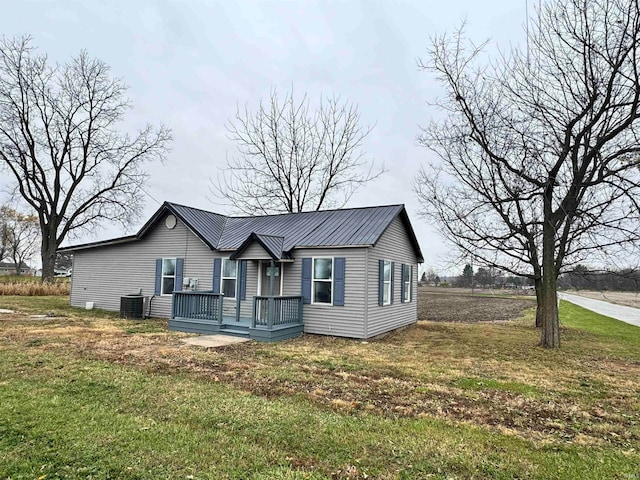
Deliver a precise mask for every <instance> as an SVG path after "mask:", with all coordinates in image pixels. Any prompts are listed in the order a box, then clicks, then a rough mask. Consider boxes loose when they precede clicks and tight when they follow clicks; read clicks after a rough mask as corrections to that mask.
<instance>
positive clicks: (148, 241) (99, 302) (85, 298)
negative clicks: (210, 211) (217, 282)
mask: <svg viewBox="0 0 640 480" xmlns="http://www.w3.org/2000/svg"><path fill="white" fill-rule="evenodd" d="M214 256H215V255H214V252H212V251H211V250H210V249H209V247H207V246H206V245H205V244H204V243H202V241H201V240H200V239H198V238H197V237H196V236H195V235H193V233H191V232H190V231H189V230H188V229H187V227H185V225H184V224H183V223H182V222H180V221H178V223H177V225H176V227H175V228H174V229H172V230H170V229H168V228H166V227H165V223H164V218H162V219H160V221H159V222H158V223H157V224H156V226H155V227H154V228H152V229H151V231H149V232H148V233H147V235H146V236H145V237H144V239H143V240H140V241H135V242H130V243H123V244H120V245H113V246H105V247H100V248H92V249H88V250H78V251H76V252H74V269H73V285H72V290H71V305H73V306H76V307H84V306H85V303H86V302H94V303H95V307H96V308H102V309H105V310H115V311H117V310H119V309H120V297H121V296H123V295H127V294H129V293H137V292H138V290H139V289H142V294H143V295H145V296H152V295H153V294H154V285H155V283H154V282H155V269H156V259H157V258H174V257H176V258H184V271H183V276H184V277H190V278H197V279H198V289H199V290H211V288H212V271H213V258H214ZM176 288H181V286H177V285H176ZM171 299H172V297H171V295H166V296H157V297H154V298H153V300H152V301H151V316H153V317H164V318H168V317H169V316H170V315H171Z"/></svg>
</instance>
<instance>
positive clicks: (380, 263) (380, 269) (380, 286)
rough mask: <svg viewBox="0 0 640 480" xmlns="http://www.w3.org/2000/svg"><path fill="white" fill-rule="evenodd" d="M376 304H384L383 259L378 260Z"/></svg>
mask: <svg viewBox="0 0 640 480" xmlns="http://www.w3.org/2000/svg"><path fill="white" fill-rule="evenodd" d="M378 305H380V306H382V305H384V260H379V261H378Z"/></svg>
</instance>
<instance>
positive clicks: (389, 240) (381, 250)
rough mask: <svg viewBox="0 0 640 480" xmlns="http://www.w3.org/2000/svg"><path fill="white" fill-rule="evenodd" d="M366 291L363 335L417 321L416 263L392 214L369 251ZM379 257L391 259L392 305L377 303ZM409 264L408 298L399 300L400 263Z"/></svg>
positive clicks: (376, 333) (401, 225)
mask: <svg viewBox="0 0 640 480" xmlns="http://www.w3.org/2000/svg"><path fill="white" fill-rule="evenodd" d="M368 257H369V260H368V264H369V281H368V285H369V292H368V293H369V294H368V303H367V311H368V318H367V326H366V338H370V337H375V336H376V335H380V334H382V333H385V332H388V331H390V330H394V329H396V328H400V327H404V326H406V325H410V324H412V323H415V322H416V321H417V320H418V299H417V295H416V294H417V289H418V264H417V257H416V254H415V251H414V249H413V247H412V245H411V241H410V240H409V235H408V234H407V230H406V229H405V227H404V224H403V223H402V220H400V218H399V217H396V219H395V220H393V222H391V224H390V225H389V227H388V228H387V230H386V231H385V232H384V234H383V235H382V237H380V240H379V241H378V243H377V244H376V245H375V246H374V247H372V248H370V250H369V255H368ZM380 260H389V261H391V262H394V263H395V265H394V284H393V304H392V305H384V306H380V305H378V268H379V267H378V265H379V263H378V262H379V261H380ZM403 263H404V264H407V265H412V266H413V269H412V270H413V271H412V279H411V284H412V287H411V293H412V295H411V301H410V302H409V303H402V299H401V298H400V289H401V277H402V264H403Z"/></svg>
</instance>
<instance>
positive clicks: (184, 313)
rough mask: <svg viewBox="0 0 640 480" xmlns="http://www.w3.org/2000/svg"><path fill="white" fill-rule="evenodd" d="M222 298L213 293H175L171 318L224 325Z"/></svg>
mask: <svg viewBox="0 0 640 480" xmlns="http://www.w3.org/2000/svg"><path fill="white" fill-rule="evenodd" d="M222 298H223V295H222V294H220V293H213V292H186V291H185V292H173V308H172V312H171V318H194V319H198V320H210V321H211V322H214V323H218V324H221V323H222Z"/></svg>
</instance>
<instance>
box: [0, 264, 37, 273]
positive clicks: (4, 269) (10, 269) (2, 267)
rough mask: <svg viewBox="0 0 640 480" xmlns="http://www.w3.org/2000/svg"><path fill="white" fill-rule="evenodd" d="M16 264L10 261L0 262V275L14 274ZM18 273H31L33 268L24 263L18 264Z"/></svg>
mask: <svg viewBox="0 0 640 480" xmlns="http://www.w3.org/2000/svg"><path fill="white" fill-rule="evenodd" d="M15 274H16V264H15V263H10V262H0V275H15ZM20 275H33V269H32V268H31V267H30V266H29V265H27V264H26V263H22V264H20Z"/></svg>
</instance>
